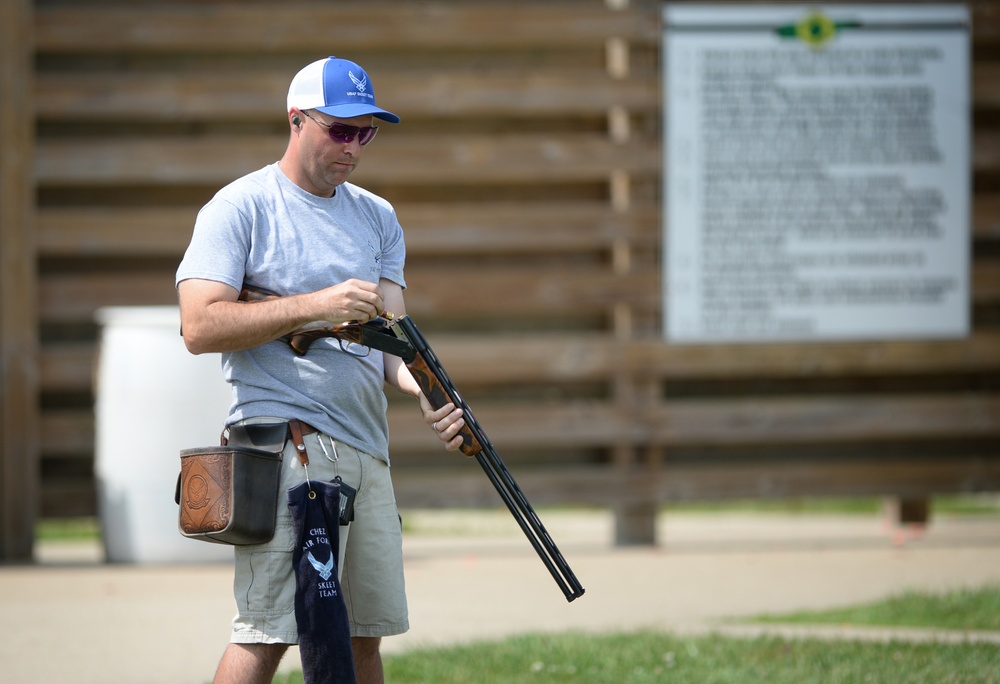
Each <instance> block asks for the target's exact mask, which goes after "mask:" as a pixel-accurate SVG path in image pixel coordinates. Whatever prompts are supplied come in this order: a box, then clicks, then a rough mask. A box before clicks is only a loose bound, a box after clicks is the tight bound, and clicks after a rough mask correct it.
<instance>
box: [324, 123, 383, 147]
mask: <svg viewBox="0 0 1000 684" xmlns="http://www.w3.org/2000/svg"><path fill="white" fill-rule="evenodd" d="M329 131H330V137H331V138H333V139H334V140H336V141H337V142H339V143H343V144H345V145H346V144H347V143H349V142H351V141H352V140H354V139H355V138H357V139H358V142H359V143H361V144H362V145H367V144H368V143H370V142H371V141H372V138H374V137H375V134H376V133H378V126H362V127H360V128H359V127H358V126H348V125H347V124H342V123H332V124H330V128H329Z"/></svg>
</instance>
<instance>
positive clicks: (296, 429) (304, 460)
mask: <svg viewBox="0 0 1000 684" xmlns="http://www.w3.org/2000/svg"><path fill="white" fill-rule="evenodd" d="M288 429H289V430H290V431H291V433H292V443H293V444H295V452H296V453H297V454H298V455H299V462H300V463H301V464H302V465H303V466H307V465H309V454H308V453H307V452H306V443H305V442H304V441H303V439H302V437H303V435H311V434H313V433H316V432H319V430H317V429H316V428H314V427H313V426H312V425H310V424H309V423H303V422H302V421H301V420H299V419H298V418H292V419H291V420H290V421H288Z"/></svg>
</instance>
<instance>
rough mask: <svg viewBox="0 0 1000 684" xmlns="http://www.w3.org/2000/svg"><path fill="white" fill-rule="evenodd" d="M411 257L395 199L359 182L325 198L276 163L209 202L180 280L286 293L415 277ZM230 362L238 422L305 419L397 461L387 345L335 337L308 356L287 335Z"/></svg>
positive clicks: (226, 369)
mask: <svg viewBox="0 0 1000 684" xmlns="http://www.w3.org/2000/svg"><path fill="white" fill-rule="evenodd" d="M405 256H406V250H405V247H404V243H403V229H402V228H401V227H400V225H399V221H398V220H397V219H396V213H395V211H394V210H393V208H392V206H391V205H390V204H389V203H388V202H386V201H385V200H383V199H382V198H380V197H378V196H376V195H373V194H372V193H370V192H367V191H366V190H364V189H362V188H359V187H358V186H356V185H352V184H350V183H344V184H343V185H340V186H338V187H337V192H336V194H335V195H334V196H333V197H332V198H329V199H327V198H323V197H317V196H315V195H312V194H310V193H308V192H306V191H304V190H302V189H301V188H299V187H298V186H297V185H295V184H294V183H292V182H291V181H290V180H289V179H288V178H287V177H286V176H285V174H284V173H283V172H282V171H281V169H280V168H279V167H278V165H277V164H272V165H270V166H267V167H265V168H263V169H261V170H260V171H256V172H254V173H251V174H249V175H247V176H244V177H243V178H240V179H239V180H236V181H234V182H233V183H231V184H230V185H228V186H226V187H224V188H223V189H222V190H220V191H219V192H218V194H216V196H215V197H214V198H213V199H212V200H211V201H210V202H209V203H208V204H206V205H205V206H204V207H203V208H202V210H201V211H200V212H199V213H198V218H197V220H196V222H195V227H194V235H193V236H192V238H191V244H190V245H189V247H188V249H187V252H186V253H185V255H184V259H183V261H182V262H181V264H180V267H179V268H178V269H177V278H176V282H177V283H180V282H181V281H182V280H187V279H189V278H198V279H204V280H213V281H217V282H221V283H225V284H227V285H229V286H231V287H233V288H235V289H237V290H239V289H241V288H242V287H251V288H254V289H257V290H262V291H265V292H269V293H272V294H279V295H291V294H300V293H304V292H314V291H316V290H320V289H323V288H325V287H329V286H331V285H335V284H337V283H341V282H344V281H345V280H349V279H351V278H358V279H360V280H365V281H368V282H373V283H377V282H378V281H379V279H380V278H387V279H389V280H391V281H393V282H395V283H398V284H399V285H400V286H402V287H405V286H406V283H405V281H404V280H403V262H404V260H405ZM222 368H223V373H224V375H225V378H226V380H227V381H228V382H230V383H231V384H232V388H233V403H232V406H231V407H230V411H229V419H228V422H230V423H232V422H235V421H237V420H241V419H244V418H252V417H258V416H277V417H280V418H288V419H290V418H298V419H300V420H303V421H305V422H307V423H309V424H310V425H313V426H315V427H317V428H319V429H320V430H322V431H323V432H326V433H328V434H330V435H331V436H333V437H334V438H335V439H339V440H341V441H343V442H344V443H346V444H349V445H351V446H353V447H354V448H356V449H359V450H361V451H364V452H366V453H369V454H373V455H375V456H378V457H380V458H382V459H384V460H385V461H386V462H388V460H389V447H388V427H387V424H386V417H385V410H386V397H385V393H384V391H383V387H384V377H385V376H384V366H383V359H382V353H381V352H379V351H375V350H372V351H371V353H370V354H369V355H368V356H367V357H364V358H362V357H359V356H355V355H352V354H349V353H347V352H344V351H342V350H341V349H340V345H339V344H338V342H337V341H336V340H334V339H330V338H326V339H321V340H317V341H316V342H314V343H313V344H312V346H311V347H310V348H309V352H308V353H307V354H306V355H305V356H298V355H296V354H295V352H293V351H292V349H291V348H290V347H289V346H288V345H287V344H286V343H285V342H283V341H280V340H276V341H273V342H269V343H267V344H264V345H262V346H260V347H256V348H254V349H249V350H246V351H242V352H233V353H226V354H223V355H222Z"/></svg>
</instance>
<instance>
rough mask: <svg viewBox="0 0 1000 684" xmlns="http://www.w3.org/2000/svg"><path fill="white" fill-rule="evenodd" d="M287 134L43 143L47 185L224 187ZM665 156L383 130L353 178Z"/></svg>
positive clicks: (457, 179) (507, 174) (568, 140)
mask: <svg viewBox="0 0 1000 684" xmlns="http://www.w3.org/2000/svg"><path fill="white" fill-rule="evenodd" d="M286 143H287V139H286V138H285V137H274V136H242V135H235V136H208V137H205V138H201V139H199V138H190V137H178V138H162V139H150V138H139V139H136V138H115V139H111V140H96V139H93V138H87V139H82V140H74V139H58V138H48V139H43V140H40V141H39V143H38V151H37V159H36V164H35V177H36V179H37V181H38V183H39V184H40V185H43V186H46V185H56V186H82V187H96V186H120V185H124V186H130V185H131V186H135V185H147V184H152V185H157V184H164V185H171V184H183V185H196V184H205V185H212V186H219V185H222V184H224V183H228V182H229V181H232V180H234V179H236V178H238V177H239V176H242V175H244V174H246V173H249V172H250V171H254V170H256V169H259V168H261V167H263V166H265V165H267V164H270V163H272V162H275V161H277V160H278V159H279V158H280V157H281V154H282V153H283V152H284V149H285V145H286ZM659 165H660V153H659V149H658V147H657V146H656V145H651V144H649V141H644V140H638V139H637V140H632V141H629V142H627V143H622V144H619V143H615V142H612V141H611V140H610V139H609V138H608V136H606V135H601V134H587V133H576V134H573V133H563V134H560V133H556V132H552V133H548V134H545V135H538V134H535V135H529V134H524V135H510V134H499V135H480V136H476V135H453V136H433V137H432V136H409V137H407V136H405V135H385V136H379V138H378V142H377V147H376V145H375V144H373V145H372V146H371V147H370V148H368V149H366V151H365V161H364V163H363V164H362V165H361V166H359V167H358V170H357V172H356V174H355V175H354V176H352V180H356V181H357V182H358V183H359V184H361V185H362V186H364V185H365V179H372V180H376V181H378V182H382V183H399V184H410V185H418V186H421V185H428V184H436V183H455V184H469V183H472V184H482V183H519V184H528V183H567V182H594V181H606V180H608V179H609V178H610V175H611V173H612V172H615V171H624V172H628V173H634V174H641V175H647V176H653V175H655V174H656V173H658V169H659Z"/></svg>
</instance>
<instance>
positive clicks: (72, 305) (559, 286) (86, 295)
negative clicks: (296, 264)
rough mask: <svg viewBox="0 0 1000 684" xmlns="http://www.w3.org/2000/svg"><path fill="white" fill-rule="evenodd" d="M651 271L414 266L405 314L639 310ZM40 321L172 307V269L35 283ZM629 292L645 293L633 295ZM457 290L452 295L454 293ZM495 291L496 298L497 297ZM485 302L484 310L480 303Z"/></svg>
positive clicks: (649, 303)
mask: <svg viewBox="0 0 1000 684" xmlns="http://www.w3.org/2000/svg"><path fill="white" fill-rule="evenodd" d="M658 279H659V275H658V273H655V272H652V271H646V272H638V273H634V274H629V275H623V276H619V275H615V274H614V273H613V272H612V271H611V270H610V269H604V270H599V269H587V268H582V267H574V266H572V265H570V266H564V267H559V266H558V265H552V266H551V267H549V268H546V269H544V270H540V269H538V268H535V267H532V266H508V267H507V268H505V269H503V270H483V269H481V268H478V267H477V266H475V265H474V264H473V265H462V264H457V265H455V266H453V267H450V268H449V269H448V270H447V271H444V270H443V269H442V268H441V267H440V266H433V265H432V266H429V267H423V268H420V267H414V268H410V269H408V271H407V284H408V285H409V286H410V287H411V288H412V289H411V290H410V293H409V296H408V297H407V310H408V311H410V312H411V313H413V314H414V315H415V316H419V315H432V316H443V317H448V318H461V317H467V318H477V317H478V318H483V317H492V316H504V317H507V318H514V319H517V318H521V319H530V318H539V317H546V316H555V315H561V316H563V317H571V316H572V315H574V314H576V315H579V314H583V313H595V312H601V311H606V310H610V308H611V307H613V306H614V304H615V303H616V302H620V301H625V300H626V299H629V300H631V301H633V302H634V303H636V304H643V303H644V304H645V306H646V308H647V309H650V310H651V309H652V308H653V307H655V306H656V302H657V300H658V289H657V287H658V286H657V283H658ZM39 290H40V292H39V301H40V305H41V311H40V314H41V318H42V320H43V321H45V322H48V323H58V322H71V321H72V322H90V321H92V320H93V318H94V314H95V312H96V311H97V309H99V308H100V307H104V306H156V305H171V304H176V303H177V295H176V292H175V289H174V278H173V272H172V271H171V272H147V271H141V272H123V273H85V274H80V273H69V274H60V275H50V276H48V277H46V278H43V279H42V281H41V284H40V288H39ZM635 292H640V293H645V294H643V295H642V296H641V297H638V298H637V297H636V296H635V294H634V293H635ZM459 293H460V294H459ZM497 293H503V296H502V297H500V298H497V297H496V295H497ZM487 299H490V300H491V301H494V302H495V304H493V305H491V307H490V309H489V311H488V312H485V311H484V310H483V309H482V306H481V303H482V302H483V301H486V300H487Z"/></svg>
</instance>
